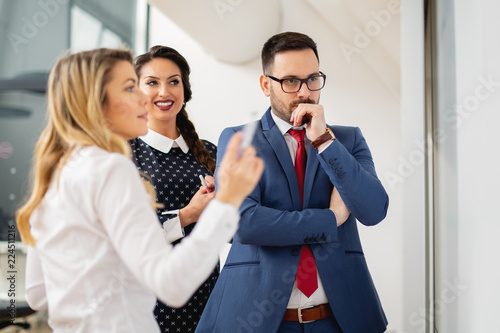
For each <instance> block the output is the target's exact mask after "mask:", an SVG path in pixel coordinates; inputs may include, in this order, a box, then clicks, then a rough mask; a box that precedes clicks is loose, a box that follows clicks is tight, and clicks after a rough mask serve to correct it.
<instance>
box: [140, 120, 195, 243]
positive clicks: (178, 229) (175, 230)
mask: <svg viewBox="0 0 500 333" xmlns="http://www.w3.org/2000/svg"><path fill="white" fill-rule="evenodd" d="M139 138H140V139H141V140H142V141H144V142H145V143H147V144H148V145H149V146H150V147H153V148H154V149H156V150H159V151H161V152H162V153H165V154H168V153H169V152H170V149H172V148H177V147H178V148H180V149H181V150H182V152H183V153H184V154H187V153H188V152H189V147H188V145H187V143H186V141H185V140H184V138H183V137H182V135H179V137H178V138H177V139H175V140H172V139H170V138H169V137H166V136H164V135H162V134H160V133H158V132H155V131H153V130H152V129H148V133H147V134H146V135H144V136H141V137H139ZM162 214H173V215H174V216H175V217H173V218H170V219H168V220H167V221H165V222H164V223H163V228H164V229H165V232H166V235H167V240H168V241H169V242H170V243H172V242H174V241H176V240H178V239H180V238H182V237H184V236H185V235H186V234H185V233H184V228H183V227H182V226H181V219H180V218H179V209H176V210H169V211H165V212H163V213H162Z"/></svg>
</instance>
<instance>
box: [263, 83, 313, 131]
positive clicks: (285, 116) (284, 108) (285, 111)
mask: <svg viewBox="0 0 500 333" xmlns="http://www.w3.org/2000/svg"><path fill="white" fill-rule="evenodd" d="M303 103H306V104H318V103H319V100H318V101H314V100H312V99H310V98H304V99H297V100H294V101H292V102H291V103H289V105H285V103H283V101H282V100H281V99H279V98H277V97H276V96H275V95H274V93H273V92H272V91H271V108H272V110H273V111H274V114H275V115H276V116H278V118H280V119H282V120H284V121H286V122H287V123H289V124H292V122H291V121H290V117H291V116H292V112H293V110H295V108H296V107H297V105H299V104H303Z"/></svg>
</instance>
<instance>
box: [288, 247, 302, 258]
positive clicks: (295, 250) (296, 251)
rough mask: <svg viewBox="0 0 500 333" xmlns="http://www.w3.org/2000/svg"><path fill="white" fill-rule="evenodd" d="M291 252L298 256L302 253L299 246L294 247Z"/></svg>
mask: <svg viewBox="0 0 500 333" xmlns="http://www.w3.org/2000/svg"><path fill="white" fill-rule="evenodd" d="M290 252H291V253H292V256H298V255H299V254H300V250H299V248H298V247H294V248H293V249H292V251H290Z"/></svg>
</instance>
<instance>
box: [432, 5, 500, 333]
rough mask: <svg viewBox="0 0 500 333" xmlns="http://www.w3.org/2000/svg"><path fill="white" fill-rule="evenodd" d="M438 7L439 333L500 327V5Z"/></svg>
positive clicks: (483, 330) (491, 329) (437, 221)
mask: <svg viewBox="0 0 500 333" xmlns="http://www.w3.org/2000/svg"><path fill="white" fill-rule="evenodd" d="M440 5H441V6H440V7H438V9H439V11H438V18H439V19H440V21H439V22H440V24H439V26H440V27H442V29H440V31H439V32H438V38H441V40H439V39H438V41H439V42H440V43H439V44H438V54H439V56H438V57H439V58H438V64H441V69H440V74H441V75H442V76H441V77H438V81H437V82H438V87H439V88H438V89H439V92H440V93H439V97H438V98H439V99H440V100H439V102H440V108H439V109H438V110H437V119H438V125H439V126H440V127H441V128H442V129H443V130H444V132H445V134H446V137H445V138H444V139H443V140H441V142H440V144H439V145H438V151H439V160H438V165H437V173H438V176H439V183H438V188H437V193H438V194H439V197H438V199H440V205H438V206H437V216H438V219H437V220H436V225H437V242H438V246H437V253H436V257H437V263H438V266H437V268H436V271H437V273H438V274H437V275H436V296H435V297H436V309H435V313H436V324H437V328H438V329H439V331H440V332H441V331H442V332H458V333H462V332H463V333H465V332H498V326H499V325H498V317H497V316H498V313H499V310H500V306H499V303H498V299H499V297H500V285H499V281H500V265H499V264H498V262H499V260H498V254H499V253H500V242H499V241H498V235H499V234H500V224H499V223H498V222H499V221H500V219H499V217H498V202H499V199H500V195H499V193H498V188H500V176H499V167H500V155H499V154H498V151H499V149H498V148H497V145H496V142H497V136H498V135H497V133H498V124H499V123H500V113H499V112H498V105H499V104H500V89H499V87H500V63H499V61H498V59H500V44H499V43H498V36H497V35H498V31H499V29H500V22H499V21H498V17H497V13H498V12H499V11H500V4H499V3H498V1H488V0H480V1H474V2H471V1H467V0H455V1H447V2H445V3H442V4H440ZM449 29H454V35H450V34H449V33H448V32H449ZM450 37H451V38H450ZM445 39H446V40H447V41H449V40H450V39H451V40H452V43H446V42H445ZM453 44H454V49H453V47H449V46H453ZM450 60H453V63H454V66H452V67H450V66H447V65H446V64H449V63H450ZM452 73H454V79H455V82H451V83H452V84H450V80H449V79H447V78H449V77H452V79H453V75H451V74H452ZM450 151H451V153H449V152H450ZM450 171H451V172H450ZM447 184H453V185H454V186H446V185H447Z"/></svg>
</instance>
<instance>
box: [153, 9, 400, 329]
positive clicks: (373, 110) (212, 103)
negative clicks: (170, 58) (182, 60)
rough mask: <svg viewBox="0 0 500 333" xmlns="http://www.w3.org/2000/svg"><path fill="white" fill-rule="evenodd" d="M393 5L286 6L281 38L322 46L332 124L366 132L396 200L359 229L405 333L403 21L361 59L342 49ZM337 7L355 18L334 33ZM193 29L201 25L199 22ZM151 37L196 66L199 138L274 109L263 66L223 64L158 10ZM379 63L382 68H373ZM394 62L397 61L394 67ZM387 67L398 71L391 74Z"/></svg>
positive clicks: (389, 309)
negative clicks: (286, 34) (263, 85)
mask: <svg viewBox="0 0 500 333" xmlns="http://www.w3.org/2000/svg"><path fill="white" fill-rule="evenodd" d="M392 2H394V1H390V0H388V1H367V0H365V1H363V2H358V4H357V6H356V7H353V8H351V7H349V5H347V2H338V1H335V2H329V1H326V2H323V3H321V1H305V0H304V1H302V0H286V1H282V17H281V20H282V21H281V22H282V23H281V27H282V28H281V31H299V32H303V33H306V34H308V35H310V36H311V37H312V38H313V39H314V40H315V41H316V42H317V43H318V50H319V53H320V61H321V66H320V67H321V70H322V71H323V72H324V73H325V74H326V75H327V77H328V78H327V83H326V86H325V88H324V89H323V91H322V95H321V103H322V104H323V105H324V107H325V110H326V118H327V122H328V123H330V124H340V125H355V126H359V127H360V128H361V129H362V131H363V134H364V136H365V138H366V139H367V142H368V144H369V146H370V149H371V151H372V154H373V158H374V161H375V165H376V168H377V172H378V175H379V178H380V179H381V180H382V182H383V183H384V185H385V187H386V189H387V191H388V193H389V196H390V206H389V213H388V216H387V218H386V219H385V220H384V221H383V222H382V223H381V224H379V225H378V226H376V227H372V228H367V227H364V226H362V225H360V233H361V238H362V242H363V246H364V251H365V255H366V258H367V261H368V265H369V267H370V270H371V272H372V276H373V279H374V281H375V285H376V286H377V289H378V291H379V294H380V297H381V301H382V303H383V306H384V309H385V311H386V315H387V317H388V320H389V332H390V331H392V332H396V331H398V332H399V331H401V329H402V325H403V323H402V322H403V310H402V309H403V237H402V232H403V229H402V200H401V191H402V186H403V184H404V183H402V182H397V183H396V182H392V183H391V184H389V175H390V174H391V173H397V172H398V171H397V170H398V165H399V156H400V155H401V141H402V137H401V128H400V100H399V14H398V13H397V14H393V15H392V17H391V20H390V22H388V24H387V25H386V26H385V27H383V28H382V29H381V30H380V31H379V33H378V34H376V35H375V36H373V37H372V40H371V43H369V44H368V45H359V43H358V46H363V47H357V49H358V51H359V52H357V53H353V54H352V55H351V56H350V57H349V59H348V57H346V55H345V52H343V51H342V49H341V44H342V43H344V45H345V44H349V45H351V46H355V47H356V45H357V44H356V40H355V37H356V30H355V29H356V28H360V29H364V27H365V26H366V24H369V23H370V22H376V21H375V19H374V17H373V15H372V14H371V11H375V12H378V11H380V10H382V9H384V10H386V9H387V6H389V5H390V4H391V3H392ZM332 4H333V5H334V6H337V7H333V8H332V10H335V9H337V12H335V15H337V16H339V17H342V16H343V12H342V10H345V9H347V10H349V11H348V12H347V13H346V14H345V15H347V14H349V15H353V17H354V18H355V19H353V20H344V21H343V22H341V23H342V25H341V26H339V25H335V26H333V25H332V22H330V21H328V20H327V19H325V18H323V17H322V15H320V14H319V13H318V8H321V6H322V5H329V6H333V5H332ZM396 4H398V2H397V1H396ZM345 6H347V7H345ZM327 14H328V13H327ZM345 15H344V16H345ZM187 20H189V18H187ZM190 22H192V23H193V24H195V22H196V20H195V19H193V20H192V21H190ZM334 23H335V22H334ZM257 24H264V23H263V22H257ZM209 28H210V27H207V29H209ZM150 34H151V35H150V45H151V46H153V45H156V44H162V45H168V46H171V47H173V48H175V49H177V50H178V51H179V52H180V53H181V54H183V55H184V56H185V57H186V59H187V60H188V62H189V63H190V66H191V70H192V74H191V83H192V88H193V100H192V102H190V103H189V104H188V112H189V114H190V117H191V119H192V120H193V122H194V123H195V126H196V127H197V131H198V133H199V134H200V137H202V138H205V139H208V140H210V141H212V142H214V143H217V140H218V136H219V134H220V132H221V131H222V130H223V129H224V128H225V127H227V126H233V125H238V124H243V123H246V122H248V121H250V120H253V119H257V118H260V117H261V115H262V114H263V113H264V111H265V110H266V109H267V107H268V106H269V101H268V100H267V99H266V98H265V96H264V95H263V94H262V92H261V90H260V87H259V81H258V80H259V76H260V74H261V72H262V70H261V64H260V59H258V58H257V59H255V60H254V61H251V62H249V63H246V64H244V65H228V64H225V63H221V62H219V61H218V60H216V59H215V58H214V57H212V56H211V55H210V54H209V53H208V52H206V50H204V49H202V48H201V47H200V46H199V44H198V43H197V42H196V41H195V40H194V39H193V38H191V37H190V36H188V35H187V34H186V33H185V32H183V30H182V29H180V28H179V27H177V26H176V25H175V24H173V23H172V22H171V21H170V20H169V19H168V18H167V17H166V16H165V15H164V14H162V13H160V12H159V11H157V10H156V9H155V8H152V11H151V25H150ZM269 37H270V36H269ZM247 38H252V34H251V27H249V30H248V35H246V36H241V42H242V43H244V42H245V39H247ZM234 47H238V45H234ZM394 48H395V50H396V51H395V52H394ZM381 52H382V54H381ZM259 53H260V50H258V52H257V54H259ZM373 59H380V61H376V62H373V61H372V60H373ZM387 59H392V60H391V61H390V62H388V60H387ZM348 60H349V61H348ZM381 68H382V69H385V68H392V70H390V71H386V73H385V74H384V71H383V70H382V71H381V70H380V69H381ZM394 78H395V79H394Z"/></svg>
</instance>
